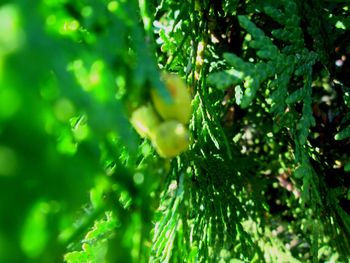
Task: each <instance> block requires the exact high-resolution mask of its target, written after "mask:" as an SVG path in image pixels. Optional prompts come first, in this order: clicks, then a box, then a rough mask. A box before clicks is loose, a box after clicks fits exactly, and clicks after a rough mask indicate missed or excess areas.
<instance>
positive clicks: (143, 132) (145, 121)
mask: <svg viewBox="0 0 350 263" xmlns="http://www.w3.org/2000/svg"><path fill="white" fill-rule="evenodd" d="M130 122H131V124H132V126H133V127H134V128H135V130H136V131H137V133H138V134H139V135H140V136H141V137H143V138H144V137H146V138H148V139H150V138H151V137H152V134H153V131H154V129H155V128H156V127H157V126H158V125H159V124H160V119H159V117H158V115H157V113H156V112H155V110H154V109H153V107H152V105H150V104H147V105H144V106H141V107H140V108H138V109H136V110H135V111H134V112H133V113H132V115H131V118H130Z"/></svg>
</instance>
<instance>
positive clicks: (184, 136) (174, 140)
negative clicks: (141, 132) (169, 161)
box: [152, 120, 189, 158]
mask: <svg viewBox="0 0 350 263" xmlns="http://www.w3.org/2000/svg"><path fill="white" fill-rule="evenodd" d="M152 142H153V144H154V147H155V149H156V151H157V152H158V154H159V155H160V156H161V157H164V158H172V157H175V156H177V155H179V154H180V153H182V152H184V151H186V150H187V148H188V146H189V133H188V130H187V129H186V127H185V126H184V125H183V124H182V123H180V122H178V121H175V120H170V121H165V122H163V123H162V124H160V125H159V126H158V127H157V128H156V130H155V132H154V137H153V138H152Z"/></svg>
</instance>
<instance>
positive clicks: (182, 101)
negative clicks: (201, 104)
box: [151, 72, 192, 124]
mask: <svg viewBox="0 0 350 263" xmlns="http://www.w3.org/2000/svg"><path fill="white" fill-rule="evenodd" d="M162 77H163V80H164V84H165V86H166V88H167V89H168V91H169V93H170V95H171V98H172V101H171V102H169V103H168V102H166V101H165V100H164V99H163V98H162V97H161V96H160V95H159V94H158V92H157V90H156V89H152V90H151V96H152V100H153V104H154V107H155V108H156V110H157V111H158V113H159V115H160V116H161V117H162V118H163V119H164V120H172V119H173V120H178V121H180V122H182V123H183V124H187V123H188V122H189V120H190V118H191V111H192V110H191V95H190V93H189V91H188V89H187V87H186V83H185V82H184V81H183V80H182V79H181V78H180V77H179V76H177V75H175V74H169V73H166V72H164V73H163V74H162Z"/></svg>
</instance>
